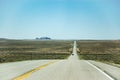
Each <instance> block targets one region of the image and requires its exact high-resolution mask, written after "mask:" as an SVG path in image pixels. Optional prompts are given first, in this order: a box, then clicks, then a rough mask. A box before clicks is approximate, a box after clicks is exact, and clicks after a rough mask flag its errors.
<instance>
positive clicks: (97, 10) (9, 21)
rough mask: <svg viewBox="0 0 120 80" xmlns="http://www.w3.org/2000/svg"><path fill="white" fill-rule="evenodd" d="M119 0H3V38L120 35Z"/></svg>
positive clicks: (0, 25)
mask: <svg viewBox="0 0 120 80" xmlns="http://www.w3.org/2000/svg"><path fill="white" fill-rule="evenodd" d="M119 4H120V0H0V38H10V39H34V38H35V37H41V36H48V37H51V38H53V39H120V5H119Z"/></svg>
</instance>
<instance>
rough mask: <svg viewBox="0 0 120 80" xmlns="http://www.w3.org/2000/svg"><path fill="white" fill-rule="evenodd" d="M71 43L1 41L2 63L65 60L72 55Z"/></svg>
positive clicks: (0, 59)
mask: <svg viewBox="0 0 120 80" xmlns="http://www.w3.org/2000/svg"><path fill="white" fill-rule="evenodd" d="M71 44H72V42H71V41H36V40H35V41H32V40H31V41H30V40H4V41H0V62H10V61H20V60H31V59H65V58H67V57H68V56H69V55H70V54H71V53H70V49H71V47H72V45H71Z"/></svg>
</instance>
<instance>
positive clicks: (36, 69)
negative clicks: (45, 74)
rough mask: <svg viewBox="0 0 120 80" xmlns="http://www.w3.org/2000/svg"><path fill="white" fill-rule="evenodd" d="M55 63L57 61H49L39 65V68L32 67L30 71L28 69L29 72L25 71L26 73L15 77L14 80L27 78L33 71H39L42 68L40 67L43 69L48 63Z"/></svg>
mask: <svg viewBox="0 0 120 80" xmlns="http://www.w3.org/2000/svg"><path fill="white" fill-rule="evenodd" d="M53 63H55V62H49V63H47V64H44V65H42V66H39V67H37V68H35V69H32V70H30V71H28V72H26V73H24V74H22V75H20V76H18V77H16V78H14V79H13V80H24V79H25V78H27V77H29V76H30V75H31V74H32V73H34V72H36V71H38V70H40V69H43V68H45V67H46V66H48V65H50V64H53Z"/></svg>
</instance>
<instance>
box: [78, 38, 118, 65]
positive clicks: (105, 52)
mask: <svg viewBox="0 0 120 80" xmlns="http://www.w3.org/2000/svg"><path fill="white" fill-rule="evenodd" d="M77 44H78V45H77V46H78V50H77V51H78V54H79V57H80V59H86V60H99V61H105V62H112V63H116V64H120V41H117V40H116V41H108V40H106V41H92V40H91V41H78V42H77Z"/></svg>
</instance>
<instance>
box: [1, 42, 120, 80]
mask: <svg viewBox="0 0 120 80" xmlns="http://www.w3.org/2000/svg"><path fill="white" fill-rule="evenodd" d="M76 46H77V44H76V41H74V46H73V53H72V54H74V55H71V56H70V57H69V58H68V59H67V60H38V61H29V63H28V62H21V63H18V62H17V63H12V65H13V66H14V67H13V68H9V66H5V65H4V64H3V65H4V67H3V68H2V69H5V68H6V67H7V68H8V69H7V68H6V69H7V70H3V74H2V76H1V72H0V78H1V77H2V79H0V80H120V68H117V67H114V66H110V65H107V64H104V63H100V62H96V61H87V60H79V59H78V56H77V52H76ZM16 64H17V65H19V66H16ZM20 64H21V66H20ZM9 65H11V64H9ZM1 66H2V64H1V65H0V67H1ZM96 66H98V67H99V68H98V67H96ZM10 69H12V70H10ZM14 69H15V70H14ZM17 69H18V70H17ZM19 69H20V70H19ZM110 69H112V70H111V71H109V70H110ZM103 70H104V71H105V72H107V73H109V75H108V74H107V73H105V72H104V71H103ZM4 71H7V72H4ZM114 71H115V72H114ZM11 72H13V73H11ZM15 72H16V73H15ZM113 72H114V73H113ZM5 73H6V74H7V75H6V74H5ZM6 76H7V78H5V77H6ZM11 76H12V77H11Z"/></svg>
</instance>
